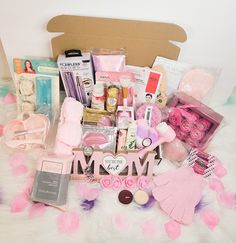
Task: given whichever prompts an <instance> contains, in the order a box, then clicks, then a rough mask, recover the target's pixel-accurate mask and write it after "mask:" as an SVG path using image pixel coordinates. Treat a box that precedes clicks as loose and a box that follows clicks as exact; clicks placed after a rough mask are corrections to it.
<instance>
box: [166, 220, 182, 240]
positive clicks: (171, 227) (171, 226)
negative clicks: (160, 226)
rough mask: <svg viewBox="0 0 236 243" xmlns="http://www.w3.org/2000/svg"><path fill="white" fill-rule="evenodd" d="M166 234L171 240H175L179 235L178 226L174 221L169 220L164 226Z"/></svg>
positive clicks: (179, 229)
mask: <svg viewBox="0 0 236 243" xmlns="http://www.w3.org/2000/svg"><path fill="white" fill-rule="evenodd" d="M164 227H165V231H166V234H167V235H168V237H169V238H170V239H171V240H175V239H177V238H178V237H179V236H180V234H181V228H180V224H178V223H177V222H176V221H174V220H171V221H169V222H168V223H166V224H164Z"/></svg>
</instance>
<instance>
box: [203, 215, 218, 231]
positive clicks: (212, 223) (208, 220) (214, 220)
mask: <svg viewBox="0 0 236 243" xmlns="http://www.w3.org/2000/svg"><path fill="white" fill-rule="evenodd" d="M200 217H201V219H202V221H203V222H204V223H205V224H206V225H207V226H208V228H209V229H211V230H213V229H214V228H215V227H216V226H217V225H218V224H219V221H220V219H219V217H218V215H216V213H214V212H213V211H209V210H208V211H202V212H201V214H200Z"/></svg>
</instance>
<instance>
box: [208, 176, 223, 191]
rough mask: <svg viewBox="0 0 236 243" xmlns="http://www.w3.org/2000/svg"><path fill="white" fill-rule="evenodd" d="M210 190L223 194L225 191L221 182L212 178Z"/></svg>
mask: <svg viewBox="0 0 236 243" xmlns="http://www.w3.org/2000/svg"><path fill="white" fill-rule="evenodd" d="M209 188H210V189H211V190H213V191H216V192H221V191H223V190H224V185H223V183H222V182H221V181H220V180H218V179H216V178H210V179H209Z"/></svg>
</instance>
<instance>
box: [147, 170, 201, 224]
mask: <svg viewBox="0 0 236 243" xmlns="http://www.w3.org/2000/svg"><path fill="white" fill-rule="evenodd" d="M154 182H155V184H156V186H157V187H156V188H154V189H153V191H152V193H153V196H154V198H155V199H156V200H157V201H158V202H159V204H160V207H161V209H162V210H163V211H164V212H166V213H167V214H168V215H169V216H170V217H171V218H172V219H174V220H176V221H178V222H180V223H183V224H190V223H191V222H192V219H193V215H194V210H195V206H196V205H197V204H198V203H199V201H200V199H201V196H202V190H203V188H204V185H205V182H204V179H203V177H202V175H198V174H195V173H194V171H193V169H192V168H191V167H188V166H186V167H181V168H179V169H177V170H174V171H169V172H166V173H163V174H161V175H159V176H157V177H156V178H155V179H154Z"/></svg>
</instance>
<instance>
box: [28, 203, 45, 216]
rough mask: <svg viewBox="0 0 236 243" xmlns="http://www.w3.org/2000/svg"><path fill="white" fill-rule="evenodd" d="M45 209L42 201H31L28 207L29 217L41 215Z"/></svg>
mask: <svg viewBox="0 0 236 243" xmlns="http://www.w3.org/2000/svg"><path fill="white" fill-rule="evenodd" d="M45 210H46V206H45V205H44V204H43V203H33V204H32V206H31V207H30V209H29V219H33V218H35V217H40V216H42V215H43V214H44V213H45Z"/></svg>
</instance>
